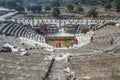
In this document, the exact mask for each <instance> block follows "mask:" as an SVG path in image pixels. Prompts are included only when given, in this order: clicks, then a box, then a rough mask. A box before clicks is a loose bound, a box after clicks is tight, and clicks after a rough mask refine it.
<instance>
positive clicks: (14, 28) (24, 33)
mask: <svg viewBox="0 0 120 80" xmlns="http://www.w3.org/2000/svg"><path fill="white" fill-rule="evenodd" d="M0 34H5V35H6V36H15V37H24V38H28V39H33V40H36V41H39V42H42V43H45V38H44V37H43V36H41V35H40V34H38V33H36V32H35V31H33V30H31V29H29V28H27V27H24V25H21V24H15V23H6V24H3V25H2V26H1V27H0Z"/></svg>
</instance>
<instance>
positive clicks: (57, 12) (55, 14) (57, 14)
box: [52, 8, 60, 17]
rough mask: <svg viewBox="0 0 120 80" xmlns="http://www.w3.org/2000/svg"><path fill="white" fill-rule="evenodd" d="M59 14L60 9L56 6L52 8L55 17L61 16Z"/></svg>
mask: <svg viewBox="0 0 120 80" xmlns="http://www.w3.org/2000/svg"><path fill="white" fill-rule="evenodd" d="M59 15H60V10H59V9H58V8H54V9H53V10H52V16H53V17H59Z"/></svg>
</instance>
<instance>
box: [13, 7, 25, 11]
mask: <svg viewBox="0 0 120 80" xmlns="http://www.w3.org/2000/svg"><path fill="white" fill-rule="evenodd" d="M15 10H17V11H20V12H23V11H25V8H24V7H21V6H17V7H16V8H15Z"/></svg>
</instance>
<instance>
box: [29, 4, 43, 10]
mask: <svg viewBox="0 0 120 80" xmlns="http://www.w3.org/2000/svg"><path fill="white" fill-rule="evenodd" d="M27 10H28V11H32V12H41V10H42V6H39V5H34V6H27Z"/></svg>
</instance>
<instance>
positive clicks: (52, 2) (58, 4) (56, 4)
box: [50, 0, 60, 7]
mask: <svg viewBox="0 0 120 80" xmlns="http://www.w3.org/2000/svg"><path fill="white" fill-rule="evenodd" d="M50 4H51V6H52V7H59V6H60V3H59V2H58V0H51V1H50Z"/></svg>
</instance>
